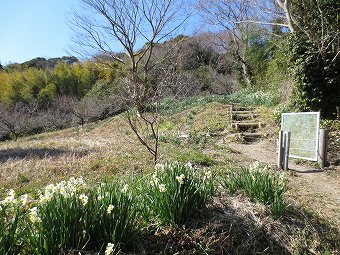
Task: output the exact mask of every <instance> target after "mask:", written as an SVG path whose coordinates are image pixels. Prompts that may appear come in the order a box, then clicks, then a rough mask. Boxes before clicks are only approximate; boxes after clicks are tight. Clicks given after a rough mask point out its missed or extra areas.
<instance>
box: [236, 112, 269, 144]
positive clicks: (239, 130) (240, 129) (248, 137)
mask: <svg viewBox="0 0 340 255" xmlns="http://www.w3.org/2000/svg"><path fill="white" fill-rule="evenodd" d="M259 116H260V114H259V112H258V111H257V110H256V108H254V107H244V106H240V105H231V106H230V118H231V121H230V122H231V127H232V129H233V130H234V133H233V136H234V137H235V138H238V139H242V140H243V141H244V142H254V141H256V140H259V139H261V138H262V137H264V136H265V134H264V133H261V132H260V131H261V129H262V128H263V127H264V126H265V124H264V123H262V122H261V121H260V120H259Z"/></svg>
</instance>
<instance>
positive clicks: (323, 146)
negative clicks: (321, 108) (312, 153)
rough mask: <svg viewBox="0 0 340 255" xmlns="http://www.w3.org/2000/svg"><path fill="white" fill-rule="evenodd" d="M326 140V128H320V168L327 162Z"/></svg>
mask: <svg viewBox="0 0 340 255" xmlns="http://www.w3.org/2000/svg"><path fill="white" fill-rule="evenodd" d="M327 140H328V130H327V129H320V132H319V148H318V163H319V166H320V168H324V167H325V166H326V164H327Z"/></svg>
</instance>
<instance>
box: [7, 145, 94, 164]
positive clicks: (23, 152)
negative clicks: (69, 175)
mask: <svg viewBox="0 0 340 255" xmlns="http://www.w3.org/2000/svg"><path fill="white" fill-rule="evenodd" d="M87 154H88V151H87V150H81V151H73V150H64V149H57V148H28V149H23V148H13V149H5V150H3V149H1V150H0V163H4V162H6V161H8V160H11V159H12V160H21V159H43V158H47V157H59V156H62V155H74V156H76V157H83V156H86V155H87Z"/></svg>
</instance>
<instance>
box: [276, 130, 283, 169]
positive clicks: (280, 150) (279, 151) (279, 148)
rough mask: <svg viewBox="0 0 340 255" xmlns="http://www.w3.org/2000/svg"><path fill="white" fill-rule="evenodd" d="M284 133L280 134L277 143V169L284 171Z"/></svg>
mask: <svg viewBox="0 0 340 255" xmlns="http://www.w3.org/2000/svg"><path fill="white" fill-rule="evenodd" d="M282 143H283V131H282V130H281V131H280V132H279V140H278V141H277V168H278V169H283V146H282Z"/></svg>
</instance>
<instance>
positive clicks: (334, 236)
mask: <svg viewBox="0 0 340 255" xmlns="http://www.w3.org/2000/svg"><path fill="white" fill-rule="evenodd" d="M218 199H219V200H220V198H218ZM231 199H232V198H231ZM260 207H261V206H260ZM339 236H340V232H339V229H336V228H334V227H332V226H330V224H328V223H327V222H325V221H323V220H322V219H320V218H318V217H317V216H315V215H313V214H311V213H309V212H306V211H305V210H303V209H301V208H292V207H291V208H290V209H288V210H287V211H286V212H285V214H284V215H283V216H281V217H280V218H279V219H274V218H272V217H271V216H270V215H269V214H268V213H266V212H265V211H263V207H262V209H258V207H257V205H255V204H253V203H251V202H249V201H244V203H243V202H242V201H238V202H237V206H236V207H235V204H234V205H232V204H231V203H228V202H227V203H226V202H225V201H223V202H222V203H220V202H219V204H218V205H217V204H215V203H213V204H211V205H210V206H209V207H208V208H207V209H205V210H204V211H203V212H202V215H201V217H200V218H199V219H196V220H192V221H191V222H189V223H188V224H187V225H186V226H185V227H179V228H161V229H158V230H157V231H156V232H155V234H154V235H152V236H147V237H145V238H144V239H143V240H144V241H143V242H142V244H141V245H140V247H143V248H144V250H143V251H142V252H141V253H138V254H178V255H180V254H183V255H184V254H213V255H214V254H216V255H217V254H233V255H244V254H273V255H274V254H275V255H280V254H340V253H339V252H340V240H339V238H338V237H339Z"/></svg>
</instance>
